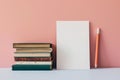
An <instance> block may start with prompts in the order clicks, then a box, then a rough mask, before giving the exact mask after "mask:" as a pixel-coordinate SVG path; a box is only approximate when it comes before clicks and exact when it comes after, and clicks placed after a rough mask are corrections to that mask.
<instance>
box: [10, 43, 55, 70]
mask: <svg viewBox="0 0 120 80" xmlns="http://www.w3.org/2000/svg"><path fill="white" fill-rule="evenodd" d="M13 48H15V49H16V52H15V55H14V59H15V64H14V65H12V70H52V63H53V62H52V51H53V49H52V44H51V43H13Z"/></svg>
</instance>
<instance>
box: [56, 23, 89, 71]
mask: <svg viewBox="0 0 120 80" xmlns="http://www.w3.org/2000/svg"><path fill="white" fill-rule="evenodd" d="M56 29H57V34H56V35H57V41H56V42H57V69H77V70H81V69H90V45H89V35H90V34H89V21H57V28H56Z"/></svg>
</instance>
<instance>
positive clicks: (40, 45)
mask: <svg viewBox="0 0 120 80" xmlns="http://www.w3.org/2000/svg"><path fill="white" fill-rule="evenodd" d="M28 47H29V48H31V47H32V48H33V47H46V48H49V47H52V44H51V43H13V48H28Z"/></svg>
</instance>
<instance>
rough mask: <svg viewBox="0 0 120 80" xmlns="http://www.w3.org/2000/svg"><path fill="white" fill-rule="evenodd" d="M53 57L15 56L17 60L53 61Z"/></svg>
mask: <svg viewBox="0 0 120 80" xmlns="http://www.w3.org/2000/svg"><path fill="white" fill-rule="evenodd" d="M51 60H52V58H51V57H15V61H51Z"/></svg>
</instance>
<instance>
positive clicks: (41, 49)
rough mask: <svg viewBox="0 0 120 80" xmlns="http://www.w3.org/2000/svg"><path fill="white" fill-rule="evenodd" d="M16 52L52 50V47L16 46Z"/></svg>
mask: <svg viewBox="0 0 120 80" xmlns="http://www.w3.org/2000/svg"><path fill="white" fill-rule="evenodd" d="M16 52H52V48H16Z"/></svg>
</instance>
